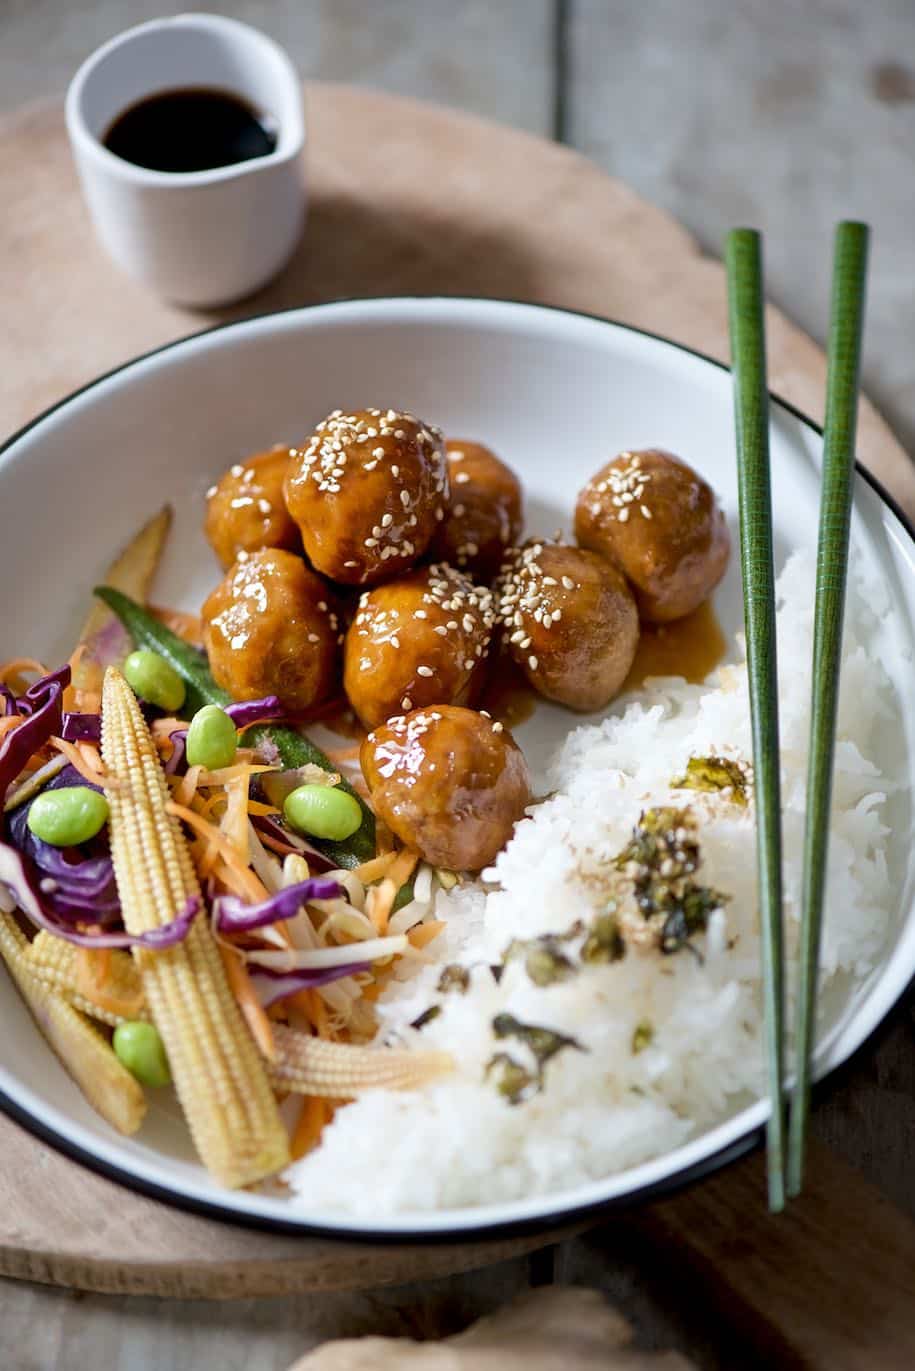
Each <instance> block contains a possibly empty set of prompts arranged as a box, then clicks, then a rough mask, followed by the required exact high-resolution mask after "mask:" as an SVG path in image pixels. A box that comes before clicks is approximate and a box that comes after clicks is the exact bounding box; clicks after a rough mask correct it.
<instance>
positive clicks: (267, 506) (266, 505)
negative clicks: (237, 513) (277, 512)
mask: <svg viewBox="0 0 915 1371" xmlns="http://www.w3.org/2000/svg"><path fill="white" fill-rule="evenodd" d="M257 507H258V509H259V510H260V512H261V514H269V513H270V511H271V510H272V508H273V506H272V505H271V503H270V501H269V500H258V502H257Z"/></svg>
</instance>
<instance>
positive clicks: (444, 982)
mask: <svg viewBox="0 0 915 1371" xmlns="http://www.w3.org/2000/svg"><path fill="white" fill-rule="evenodd" d="M469 988H470V972H469V971H468V970H467V968H466V966H460V965H458V963H457V962H449V964H448V965H447V966H443V967H442V974H441V975H440V976H439V978H438V986H437V989H438V992H439V994H440V995H447V994H448V992H449V991H451V990H456V991H457V992H458V994H460V995H466V993H467V991H468V989H469Z"/></svg>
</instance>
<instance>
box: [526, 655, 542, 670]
mask: <svg viewBox="0 0 915 1371" xmlns="http://www.w3.org/2000/svg"><path fill="white" fill-rule="evenodd" d="M527 664H528V666H529V667H530V669H531V671H536V670H537V667H538V666H539V665H540V664H539V662H538V661H537V658H536V657H535V656H533V654H532V655H531V656H530V657H528V659H527Z"/></svg>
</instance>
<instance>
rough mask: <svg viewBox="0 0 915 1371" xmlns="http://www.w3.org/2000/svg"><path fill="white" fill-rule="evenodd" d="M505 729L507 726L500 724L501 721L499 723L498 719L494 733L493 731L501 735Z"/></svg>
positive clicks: (493, 727) (494, 726)
mask: <svg viewBox="0 0 915 1371" xmlns="http://www.w3.org/2000/svg"><path fill="white" fill-rule="evenodd" d="M504 727H505V725H504V724H500V723H499V721H498V719H497V720H496V722H495V723H494V724H493V726H492V731H493V733H501V732H502V730H503V728H504Z"/></svg>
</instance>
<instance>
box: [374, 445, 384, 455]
mask: <svg viewBox="0 0 915 1371" xmlns="http://www.w3.org/2000/svg"><path fill="white" fill-rule="evenodd" d="M372 456H373V457H383V456H384V448H383V447H373V448H372Z"/></svg>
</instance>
